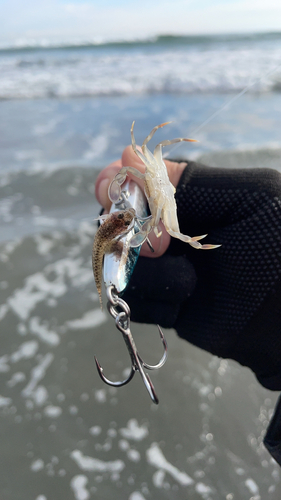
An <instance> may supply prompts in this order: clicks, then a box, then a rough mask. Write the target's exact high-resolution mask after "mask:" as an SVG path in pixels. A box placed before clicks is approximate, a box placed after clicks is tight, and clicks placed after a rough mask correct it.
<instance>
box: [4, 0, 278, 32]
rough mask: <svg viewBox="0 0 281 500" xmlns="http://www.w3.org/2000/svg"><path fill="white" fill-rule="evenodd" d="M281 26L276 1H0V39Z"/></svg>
mask: <svg viewBox="0 0 281 500" xmlns="http://www.w3.org/2000/svg"><path fill="white" fill-rule="evenodd" d="M265 31H281V1H280V0H115V1H114V0H0V40H1V41H5V40H6V41H13V40H20V39H36V40H40V39H44V38H45V39H47V40H53V41H56V40H60V41H68V40H71V39H91V40H101V41H102V40H108V39H113V40H116V39H132V38H145V37H149V36H153V35H159V34H175V35H177V34H178V35H179V34H183V35H189V34H190V35H194V34H214V33H244V32H265Z"/></svg>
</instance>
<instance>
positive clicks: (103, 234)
mask: <svg viewBox="0 0 281 500" xmlns="http://www.w3.org/2000/svg"><path fill="white" fill-rule="evenodd" d="M134 217H135V210H134V209H133V208H129V209H127V210H118V211H117V212H113V213H111V214H109V215H108V217H107V218H106V219H105V221H104V222H103V223H102V224H101V226H100V227H99V228H98V230H97V232H96V235H95V239H94V244H93V252H92V264H93V271H94V277H95V282H96V287H97V291H98V294H99V299H100V305H101V308H102V295H101V288H102V265H103V258H104V255H105V254H106V253H110V252H111V253H116V252H117V251H118V237H122V235H123V234H124V233H126V231H128V227H129V226H130V224H131V223H132V221H133V219H134ZM120 247H121V248H120V249H119V253H121V251H122V246H121V245H120ZM120 250H121V251H120Z"/></svg>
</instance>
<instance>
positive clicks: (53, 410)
mask: <svg viewBox="0 0 281 500" xmlns="http://www.w3.org/2000/svg"><path fill="white" fill-rule="evenodd" d="M44 413H45V415H46V417H50V418H58V417H59V416H60V415H61V414H62V409H61V408H60V406H52V405H49V406H46V408H45V409H44Z"/></svg>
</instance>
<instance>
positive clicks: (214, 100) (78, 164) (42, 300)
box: [0, 33, 281, 500]
mask: <svg viewBox="0 0 281 500" xmlns="http://www.w3.org/2000/svg"><path fill="white" fill-rule="evenodd" d="M280 91H281V33H271V34H266V33H265V34H255V35H254V34H252V35H239V36H238V35H236V36H235V35H228V36H227V35H224V36H206V37H203V36H201V37H199V36H198V37H173V36H162V37H155V38H153V39H148V40H137V41H131V42H130V41H127V42H116V43H113V42H110V43H103V44H101V43H100V44H98V43H90V42H79V43H70V44H66V43H65V44H60V45H55V44H51V43H50V42H48V41H46V40H45V41H43V42H42V43H40V44H39V43H35V42H32V43H29V44H27V43H26V41H22V42H21V43H20V44H16V43H15V44H14V45H11V44H10V45H4V44H2V46H1V47H0V228H1V230H0V269H1V275H0V276H1V278H0V290H1V300H0V322H1V344H0V377H1V385H0V418H1V441H0V442H1V451H0V463H1V467H0V492H1V495H0V496H1V500H2V499H3V500H22V499H28V500H61V499H71V500H72V499H73V500H88V499H92V498H98V499H99V500H112V499H113V498H114V499H120V500H121V499H122V500H149V499H153V500H165V499H167V500H168V499H169V500H187V499H188V500H202V499H203V500H244V499H245V500H263V499H265V498H266V499H267V500H277V499H278V500H279V499H280V496H281V485H280V468H279V466H277V464H276V463H275V462H274V460H273V459H271V458H270V456H269V454H268V453H267V451H266V450H265V449H264V447H263V444H262V440H263V437H264V435H265V431H266V428H267V426H268V422H269V420H270V418H271V416H272V413H273V408H274V405H275V402H276V399H277V396H278V395H277V394H275V393H272V392H270V391H267V390H266V389H263V388H262V387H261V386H259V384H258V383H257V381H256V379H255V377H254V375H253V374H252V373H251V372H250V371H249V370H248V369H246V368H242V367H241V366H239V365H238V364H236V363H234V362H232V361H229V360H221V359H218V358H216V357H213V356H211V355H210V354H208V353H205V352H203V351H201V350H199V349H197V348H195V347H193V346H191V345H189V344H187V343H185V342H183V341H182V340H180V339H178V338H177V336H176V335H175V332H174V331H172V330H170V331H166V332H165V334H166V336H167V341H168V345H169V358H168V361H167V363H166V364H165V366H164V367H163V368H161V369H160V370H159V371H157V372H153V373H152V375H151V378H152V380H153V382H154V384H155V388H156V392H157V394H158V396H159V399H160V403H159V405H158V406H156V405H153V404H152V403H151V401H150V399H149V396H148V394H147V392H146V390H145V388H144V386H143V385H142V383H141V381H140V377H139V376H138V374H136V376H135V377H134V379H133V381H132V382H131V383H130V384H129V385H127V386H126V387H123V388H120V389H116V388H112V387H111V388H110V387H108V386H105V385H104V384H103V383H102V381H101V380H100V379H99V377H98V374H97V371H96V368H95V364H94V355H96V356H97V357H98V358H99V360H100V361H101V363H102V365H104V367H105V369H106V373H107V374H108V376H109V377H115V378H116V379H119V378H120V377H122V374H123V375H124V371H125V370H126V368H127V367H128V365H129V356H128V354H127V352H126V349H125V345H124V342H123V340H122V338H121V334H119V333H117V331H116V329H115V326H114V322H113V320H112V318H110V317H109V315H108V314H107V313H106V312H102V311H101V310H100V309H99V302H98V295H97V292H96V290H95V285H94V279H93V273H92V268H91V248H92V243H93V238H94V234H95V231H96V222H94V219H95V217H97V214H98V212H99V210H100V207H99V206H98V204H97V202H96V200H95V196H94V187H95V179H96V177H97V175H98V173H99V171H100V170H101V169H102V168H103V167H105V166H106V165H107V164H108V163H109V162H112V161H114V160H115V159H117V158H119V157H120V155H121V153H122V150H123V148H124V147H125V146H126V145H127V144H129V143H130V127H131V124H132V122H133V120H135V122H136V124H135V135H136V139H137V142H138V143H139V144H140V143H141V142H142V141H143V139H144V138H145V137H146V136H147V135H148V133H149V132H150V130H151V129H152V128H153V127H154V126H155V125H158V124H160V123H162V122H164V121H171V122H172V123H171V124H170V125H169V126H167V127H165V128H163V129H161V131H158V132H157V134H156V135H155V137H154V138H153V141H152V143H153V144H156V143H157V141H158V142H159V141H160V140H163V139H171V138H174V137H192V138H195V139H197V140H198V142H197V143H193V144H191V143H189V144H188V143H186V144H181V145H180V146H179V147H177V148H167V155H168V156H169V157H170V158H189V159H198V160H200V161H202V162H203V163H205V164H207V165H211V166H223V167H225V168H229V167H237V168H241V167H245V168H247V167H264V166H267V167H271V168H275V169H278V170H281V163H280V159H281V139H280V130H281V93H280ZM132 332H133V335H134V338H135V341H136V343H137V345H138V348H139V351H140V352H141V355H142V357H143V358H144V360H145V361H147V362H148V363H155V362H157V361H158V359H159V357H160V356H161V353H162V350H161V345H160V342H159V337H158V333H157V328H156V327H155V326H153V325H152V326H149V325H138V324H132Z"/></svg>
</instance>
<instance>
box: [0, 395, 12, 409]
mask: <svg viewBox="0 0 281 500" xmlns="http://www.w3.org/2000/svg"><path fill="white" fill-rule="evenodd" d="M11 403H12V400H11V398H5V397H4V396H0V408H3V407H4V406H9V405H10V404H11Z"/></svg>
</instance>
